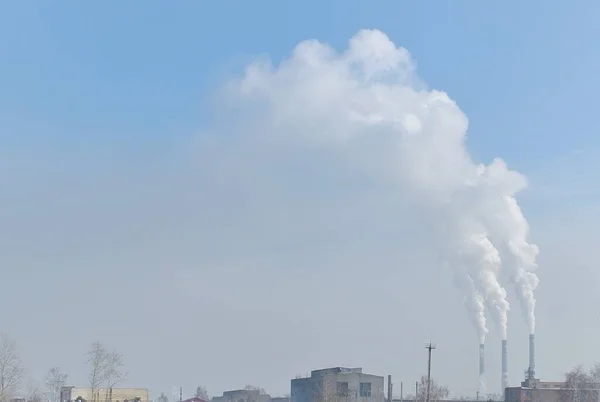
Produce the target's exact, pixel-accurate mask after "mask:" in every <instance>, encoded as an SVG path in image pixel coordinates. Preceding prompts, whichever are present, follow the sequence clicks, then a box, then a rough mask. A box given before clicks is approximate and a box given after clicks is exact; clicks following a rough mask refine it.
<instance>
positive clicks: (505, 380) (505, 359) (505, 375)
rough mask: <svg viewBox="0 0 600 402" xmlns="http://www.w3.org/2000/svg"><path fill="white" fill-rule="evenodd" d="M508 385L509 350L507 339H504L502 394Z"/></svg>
mask: <svg viewBox="0 0 600 402" xmlns="http://www.w3.org/2000/svg"><path fill="white" fill-rule="evenodd" d="M507 387H508V352H507V348H506V339H503V340H502V395H504V390H505V389H506V388H507Z"/></svg>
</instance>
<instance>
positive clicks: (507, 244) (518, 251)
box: [479, 159, 539, 334]
mask: <svg viewBox="0 0 600 402" xmlns="http://www.w3.org/2000/svg"><path fill="white" fill-rule="evenodd" d="M480 172H481V173H482V174H481V176H480V177H481V183H482V184H481V186H480V191H481V197H480V201H479V205H480V209H479V215H480V217H481V220H482V221H483V222H485V224H486V225H487V226H488V227H489V228H490V229H491V233H492V236H491V237H492V238H493V239H494V242H495V243H496V244H498V245H500V248H501V249H502V250H503V254H504V259H503V260H504V263H503V267H504V268H506V269H508V270H509V271H510V273H511V279H512V281H513V282H514V284H515V287H516V290H517V294H518V296H519V301H520V303H521V307H522V309H523V312H524V315H525V320H526V322H527V326H528V328H529V333H531V334H533V333H534V332H535V295H534V291H535V289H536V288H537V286H538V284H539V279H538V277H537V275H536V274H535V271H536V269H537V262H536V260H537V257H538V254H539V248H538V247H537V246H536V245H535V244H531V243H529V242H528V237H529V224H528V223H527V220H526V219H525V217H524V216H523V212H522V211H521V208H520V207H519V205H518V203H517V200H516V199H515V195H516V194H517V193H518V192H519V191H521V190H522V189H523V188H525V186H526V185H527V183H526V181H525V179H524V178H523V177H522V176H520V175H518V174H517V173H515V172H508V171H507V170H506V165H505V164H504V162H503V161H501V160H499V159H496V160H494V161H493V162H492V164H491V165H490V166H489V167H488V168H487V169H482V168H481V169H480Z"/></svg>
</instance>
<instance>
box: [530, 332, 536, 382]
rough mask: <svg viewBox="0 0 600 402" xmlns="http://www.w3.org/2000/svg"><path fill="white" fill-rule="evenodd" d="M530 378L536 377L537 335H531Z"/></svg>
mask: <svg viewBox="0 0 600 402" xmlns="http://www.w3.org/2000/svg"><path fill="white" fill-rule="evenodd" d="M529 377H531V378H534V377H535V335H534V334H529Z"/></svg>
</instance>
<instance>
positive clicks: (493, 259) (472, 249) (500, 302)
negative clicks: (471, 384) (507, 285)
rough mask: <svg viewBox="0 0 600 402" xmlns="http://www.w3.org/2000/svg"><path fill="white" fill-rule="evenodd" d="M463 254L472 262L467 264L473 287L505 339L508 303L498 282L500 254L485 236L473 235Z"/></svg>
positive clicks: (504, 292) (469, 238)
mask: <svg viewBox="0 0 600 402" xmlns="http://www.w3.org/2000/svg"><path fill="white" fill-rule="evenodd" d="M463 253H464V254H465V255H466V257H467V258H468V259H469V260H471V261H472V263H471V264H469V267H470V271H471V272H470V273H471V277H472V278H473V279H474V282H475V286H476V287H477V289H478V291H479V292H481V294H482V295H483V296H484V298H485V302H486V305H487V307H488V309H489V310H490V311H491V313H492V317H493V318H494V321H496V323H497V324H498V327H499V329H500V335H501V336H502V339H506V336H507V329H508V328H507V327H508V311H509V309H510V306H509V303H508V301H507V300H506V290H505V289H504V288H503V287H502V286H500V283H499V282H498V273H499V271H500V262H501V261H500V253H499V252H498V250H497V249H496V247H494V245H493V244H492V242H491V241H490V240H489V239H488V238H487V236H486V235H485V234H481V233H480V234H473V235H470V236H469V237H468V238H467V239H466V244H465V250H464V251H463Z"/></svg>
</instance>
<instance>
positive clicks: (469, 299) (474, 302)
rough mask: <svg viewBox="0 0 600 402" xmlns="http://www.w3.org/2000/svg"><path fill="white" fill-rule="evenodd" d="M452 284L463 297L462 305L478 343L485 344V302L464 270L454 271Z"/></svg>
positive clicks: (486, 330) (486, 331)
mask: <svg viewBox="0 0 600 402" xmlns="http://www.w3.org/2000/svg"><path fill="white" fill-rule="evenodd" d="M454 283H455V284H456V286H457V287H458V289H459V290H460V291H461V293H462V294H463V295H465V296H464V298H463V304H464V305H465V307H466V309H467V312H468V316H469V319H470V320H471V322H472V323H473V326H475V329H476V330H477V337H478V339H479V343H480V344H482V343H484V342H485V336H486V335H487V333H488V329H487V324H486V318H485V300H484V298H483V296H482V295H481V293H479V292H478V291H477V289H476V287H475V283H474V282H473V279H472V278H471V276H470V275H469V273H468V272H467V271H466V270H460V269H455V271H454Z"/></svg>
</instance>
